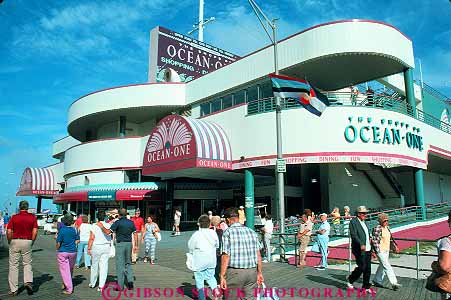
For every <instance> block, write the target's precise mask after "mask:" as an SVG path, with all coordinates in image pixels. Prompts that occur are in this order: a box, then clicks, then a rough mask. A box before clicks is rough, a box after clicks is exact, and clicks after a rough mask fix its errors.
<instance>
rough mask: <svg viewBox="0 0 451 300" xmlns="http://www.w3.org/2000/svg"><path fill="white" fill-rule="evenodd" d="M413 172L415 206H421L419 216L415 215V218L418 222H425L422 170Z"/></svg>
mask: <svg viewBox="0 0 451 300" xmlns="http://www.w3.org/2000/svg"><path fill="white" fill-rule="evenodd" d="M414 172H415V194H416V202H417V203H416V204H417V205H418V206H421V212H420V215H418V214H417V218H418V219H420V220H426V205H425V203H424V182H423V170H422V169H417V170H415V171H414Z"/></svg>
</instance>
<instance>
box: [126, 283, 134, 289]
mask: <svg viewBox="0 0 451 300" xmlns="http://www.w3.org/2000/svg"><path fill="white" fill-rule="evenodd" d="M127 289H128V290H133V282H128V283H127Z"/></svg>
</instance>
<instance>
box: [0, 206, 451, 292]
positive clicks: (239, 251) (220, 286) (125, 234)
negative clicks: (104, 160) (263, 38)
mask: <svg viewBox="0 0 451 300" xmlns="http://www.w3.org/2000/svg"><path fill="white" fill-rule="evenodd" d="M19 208H20V212H19V213H18V214H16V215H14V216H12V217H11V219H9V220H8V225H7V227H6V236H7V240H8V243H9V275H8V281H9V286H10V291H9V295H12V296H14V295H17V293H18V276H19V261H20V259H22V261H23V268H24V270H23V276H24V287H25V289H26V290H27V292H28V293H29V294H33V268H32V247H33V244H34V242H35V240H36V238H37V233H38V226H37V220H36V217H35V216H34V215H33V214H31V213H28V202H27V201H21V202H20V204H19ZM242 211H243V209H242V208H233V207H232V208H228V209H225V210H224V212H223V215H222V216H216V215H213V213H212V212H211V211H209V212H208V213H207V214H205V215H201V216H200V217H199V219H198V227H199V229H198V230H197V231H195V232H194V233H193V234H192V236H191V237H190V239H189V241H188V244H187V246H188V247H187V248H188V253H187V262H186V264H187V267H188V268H189V269H190V270H192V271H193V273H194V274H193V275H194V279H195V284H196V288H197V289H198V294H199V299H202V300H203V299H206V297H207V295H206V291H207V289H205V283H207V285H208V286H209V287H210V289H209V291H211V295H209V296H210V297H213V298H218V297H219V295H220V294H221V293H222V292H223V291H224V290H226V291H234V290H237V289H238V288H239V289H241V293H243V292H244V294H243V295H244V296H243V298H246V296H245V295H252V294H253V291H254V288H256V287H257V286H258V285H260V284H262V283H263V281H264V277H263V272H262V263H264V262H271V260H272V257H271V252H272V249H271V238H272V234H273V230H274V224H273V222H272V218H271V216H270V215H269V214H266V215H265V216H263V217H264V225H263V226H262V227H260V228H259V230H258V231H257V230H255V229H251V228H248V227H247V226H245V221H244V220H243V213H242ZM367 214H368V210H367V209H366V207H365V206H359V207H358V208H357V210H356V217H351V215H350V209H349V207H346V208H345V213H344V216H345V218H344V221H343V222H341V223H338V222H337V223H335V220H336V219H337V217H339V218H340V219H343V217H341V216H340V214H339V210H338V209H337V208H334V210H333V211H332V213H331V214H330V215H328V214H325V213H322V214H320V215H319V220H317V219H316V217H315V214H314V213H313V212H312V211H311V210H309V209H305V210H304V212H303V214H302V216H301V218H300V220H301V223H300V225H299V229H298V232H297V241H298V242H299V253H298V255H299V261H298V266H299V267H301V268H303V267H305V265H306V257H307V250H308V246H309V244H310V243H311V241H312V236H316V241H315V243H314V244H313V246H312V247H311V251H315V252H318V253H320V254H321V263H320V264H319V265H318V266H316V269H317V270H325V269H327V267H328V264H327V257H328V255H329V251H328V244H329V235H330V231H331V225H330V224H329V221H328V219H329V220H330V222H331V223H332V225H336V224H341V225H343V226H341V227H340V228H338V226H337V227H335V226H332V228H333V229H334V230H338V231H340V232H348V233H349V236H350V238H351V249H352V253H353V255H354V257H355V260H356V264H357V266H356V268H355V269H354V270H353V272H352V273H351V274H350V275H349V276H348V277H347V283H346V287H347V288H349V289H353V288H354V283H355V282H356V281H357V280H358V279H359V278H360V277H361V276H362V275H363V285H362V288H363V289H370V287H371V286H375V287H383V280H384V277H385V276H386V277H387V278H388V281H389V282H390V284H391V286H392V288H393V289H394V290H398V289H399V288H400V287H401V285H400V284H399V283H398V281H397V278H396V275H395V273H394V271H393V268H392V267H391V265H390V262H389V253H390V252H391V251H393V252H397V253H399V247H398V245H397V244H396V242H395V241H394V239H393V236H392V233H391V231H390V227H389V217H388V215H387V214H385V213H379V214H378V223H379V224H378V225H377V226H375V227H374V228H372V230H370V228H369V226H368V225H367V222H366V217H367ZM180 217H181V212H180V210H176V212H175V214H174V235H180ZM449 219H450V224H451V212H450V215H449ZM96 220H97V221H96V222H94V223H93V224H90V223H89V222H88V218H87V217H86V216H83V215H81V216H79V218H77V219H75V218H74V216H73V215H71V214H70V213H67V212H64V215H63V216H62V217H61V218H60V219H59V223H58V233H57V235H56V236H55V241H56V251H57V255H56V258H57V264H58V268H59V272H60V275H61V281H62V285H61V289H62V292H63V293H64V294H72V293H73V290H74V287H73V283H72V276H73V270H74V268H76V267H81V265H82V260H84V262H83V263H84V267H85V269H86V270H90V280H89V287H90V288H96V287H97V290H98V291H102V289H103V288H104V286H105V284H106V279H107V274H108V262H109V259H110V258H112V257H114V258H115V264H116V276H117V289H118V290H124V289H133V288H134V284H133V283H134V276H133V268H132V264H133V263H136V261H137V260H138V253H139V248H140V245H144V258H143V261H144V262H145V263H148V262H149V263H150V264H154V263H155V260H156V257H155V253H156V251H155V249H156V246H157V243H158V241H159V240H161V235H160V228H159V226H158V224H157V223H156V222H155V220H154V218H153V216H147V218H146V220H145V221H144V219H143V218H142V217H141V216H140V211H139V210H137V211H136V212H135V215H134V216H133V217H131V218H130V217H129V216H128V213H127V210H126V209H124V208H122V209H120V210H119V211H117V215H110V216H107V214H106V213H105V211H98V212H97V215H96ZM0 221H1V222H0V225H2V226H1V227H0V229H1V230H2V231H3V232H4V231H5V227H4V224H5V223H6V222H5V218H0ZM314 223H318V224H317V225H316V226H314V225H315V224H314ZM314 228H316V229H314ZM343 228H344V229H343ZM450 241H451V239H447V240H443V239H442V240H440V241H439V243H438V249H439V260H438V261H437V264H436V269H437V270H440V271H441V272H442V273H443V272H444V271H443V270H445V271H446V270H448V269H451V264H449V263H448V262H449V261H451V260H449V257H450V255H451V254H449V253H451V247H449V245H451V242H450ZM446 251H448V252H449V253H448V252H446ZM372 258H375V259H376V258H377V260H378V261H379V265H378V268H377V271H376V274H375V275H374V277H373V280H372V281H371V280H370V277H371V260H372ZM221 291H222V292H221ZM368 292H370V291H368ZM249 298H250V297H249Z"/></svg>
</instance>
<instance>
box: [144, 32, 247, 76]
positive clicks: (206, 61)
mask: <svg viewBox="0 0 451 300" xmlns="http://www.w3.org/2000/svg"><path fill="white" fill-rule="evenodd" d="M150 40H151V42H150V43H151V45H150V53H149V82H163V81H180V82H188V81H191V80H193V79H196V78H199V77H201V76H203V75H205V74H208V73H210V72H212V71H215V70H217V69H220V68H222V67H224V66H226V65H228V64H230V63H232V62H234V61H236V60H238V59H239V58H240V57H239V56H237V55H234V54H232V53H229V52H227V51H225V50H222V49H219V48H217V47H214V46H211V45H209V44H206V43H204V42H200V41H198V40H196V39H193V38H191V37H189V36H186V35H183V34H180V33H177V32H174V31H171V30H168V29H166V28H164V27H161V26H158V27H155V28H154V29H152V31H151V33H150ZM165 74H166V76H165Z"/></svg>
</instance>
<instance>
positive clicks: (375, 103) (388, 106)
mask: <svg viewBox="0 0 451 300" xmlns="http://www.w3.org/2000/svg"><path fill="white" fill-rule="evenodd" d="M324 93H325V94H326V95H327V96H328V98H329V102H330V106H353V107H357V106H359V107H373V108H380V109H384V110H389V111H394V112H398V113H402V114H404V115H407V116H410V117H413V118H415V119H417V120H419V121H421V122H423V123H425V124H428V125H430V126H432V127H434V128H437V129H439V130H441V131H443V132H446V133H448V134H451V125H450V124H447V123H445V122H442V121H441V120H440V119H438V118H436V117H434V116H432V115H430V114H428V113H426V112H424V111H422V110H419V109H416V110H415V111H414V110H413V108H412V107H411V106H410V104H409V103H407V102H406V101H405V100H403V99H402V97H398V96H396V97H395V94H393V95H392V96H389V95H387V94H384V93H374V94H371V95H372V96H371V97H369V95H367V94H366V93H356V94H353V93H352V92H324ZM246 105H247V115H248V116H250V115H255V114H259V113H266V112H271V111H274V110H275V109H276V105H275V98H274V97H269V98H263V99H257V100H252V101H250V102H248V103H247V104H246ZM300 107H302V105H301V104H300V103H299V101H297V100H296V99H291V98H286V99H285V98H284V99H281V108H282V109H292V108H300Z"/></svg>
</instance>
